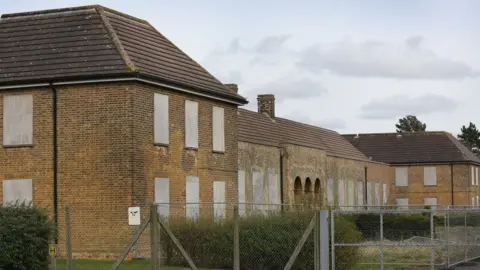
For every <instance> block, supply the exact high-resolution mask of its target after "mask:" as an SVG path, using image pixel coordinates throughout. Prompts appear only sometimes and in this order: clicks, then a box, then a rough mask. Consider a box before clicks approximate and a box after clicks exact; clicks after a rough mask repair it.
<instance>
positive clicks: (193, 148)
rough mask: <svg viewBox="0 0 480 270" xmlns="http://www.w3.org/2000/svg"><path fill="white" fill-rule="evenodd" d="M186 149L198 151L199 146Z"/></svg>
mask: <svg viewBox="0 0 480 270" xmlns="http://www.w3.org/2000/svg"><path fill="white" fill-rule="evenodd" d="M184 149H185V150H192V151H198V147H185V148H184Z"/></svg>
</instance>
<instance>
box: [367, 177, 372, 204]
mask: <svg viewBox="0 0 480 270" xmlns="http://www.w3.org/2000/svg"><path fill="white" fill-rule="evenodd" d="M372 201H373V196H372V184H371V183H368V182H367V205H368V206H371V205H372V204H373V202H372Z"/></svg>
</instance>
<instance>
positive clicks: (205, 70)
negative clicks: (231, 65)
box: [145, 21, 244, 98]
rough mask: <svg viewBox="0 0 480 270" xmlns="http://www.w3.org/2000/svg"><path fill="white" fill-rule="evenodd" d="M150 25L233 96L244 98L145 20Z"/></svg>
mask: <svg viewBox="0 0 480 270" xmlns="http://www.w3.org/2000/svg"><path fill="white" fill-rule="evenodd" d="M145 23H146V24H147V25H148V26H150V27H151V28H152V29H153V31H155V32H156V33H157V34H159V35H160V36H162V37H163V38H164V39H165V40H167V41H168V42H169V43H170V44H171V45H172V46H174V47H175V48H176V49H177V50H179V51H180V52H182V53H183V54H184V55H185V56H186V57H188V59H189V60H190V61H192V62H194V63H195V64H197V65H198V66H199V67H200V69H202V70H203V71H204V72H205V73H206V74H207V75H209V76H210V77H212V79H214V80H215V81H216V82H217V83H218V84H219V86H220V87H223V88H224V89H225V90H227V92H228V93H230V94H232V96H237V97H242V98H244V97H243V96H241V95H240V94H238V93H235V92H233V91H232V90H230V89H229V88H228V87H226V86H225V85H224V84H223V83H222V82H221V81H220V80H218V79H217V78H216V77H215V76H213V75H212V74H211V73H210V72H209V71H208V70H207V69H205V68H204V67H203V66H202V65H200V63H198V62H197V61H196V60H195V59H193V58H192V57H190V56H189V55H188V54H187V53H185V52H184V51H183V50H182V49H180V47H178V46H177V45H176V44H175V43H173V42H172V41H171V40H170V39H169V38H167V37H166V36H165V35H163V34H162V33H160V31H158V30H157V28H156V27H154V26H153V25H152V24H151V23H150V22H148V21H146V22H145Z"/></svg>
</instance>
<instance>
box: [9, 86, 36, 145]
mask: <svg viewBox="0 0 480 270" xmlns="http://www.w3.org/2000/svg"><path fill="white" fill-rule="evenodd" d="M30 144H33V96H32V95H13V96H4V97H3V145H30Z"/></svg>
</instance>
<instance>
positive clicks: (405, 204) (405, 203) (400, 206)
mask: <svg viewBox="0 0 480 270" xmlns="http://www.w3.org/2000/svg"><path fill="white" fill-rule="evenodd" d="M396 201H397V208H398V209H408V198H398V199H396ZM401 202H403V203H401Z"/></svg>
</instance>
